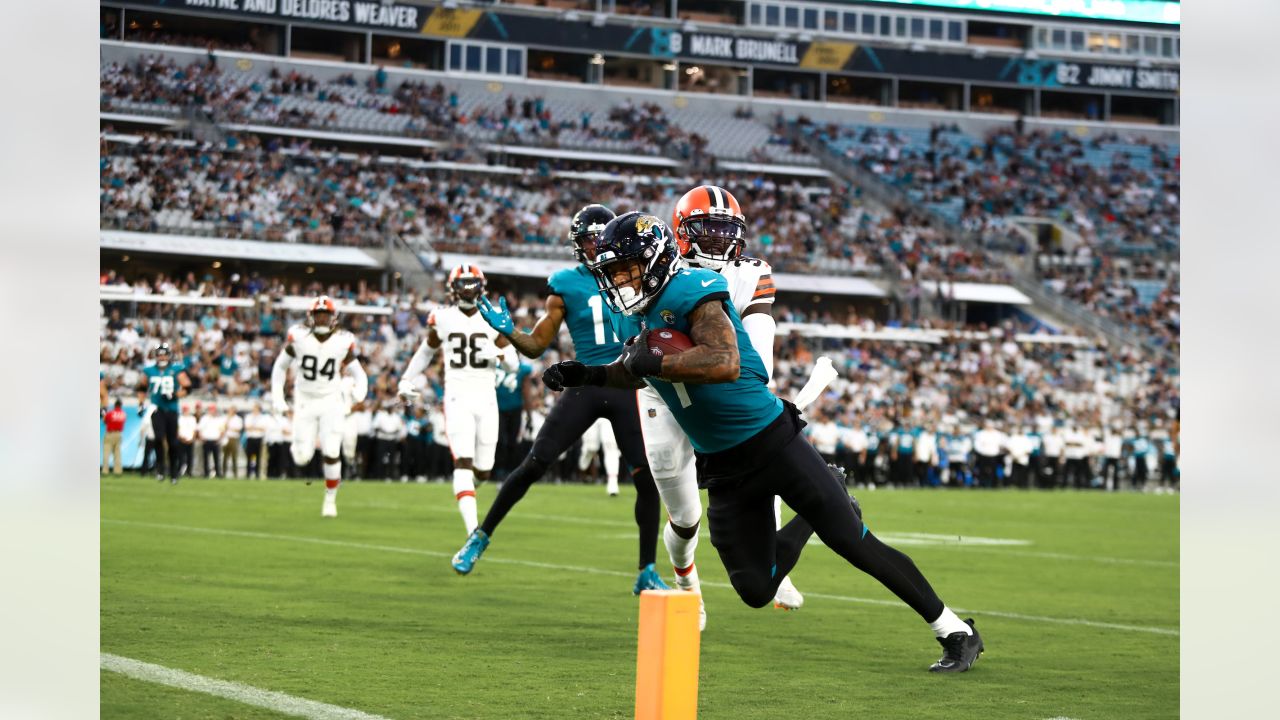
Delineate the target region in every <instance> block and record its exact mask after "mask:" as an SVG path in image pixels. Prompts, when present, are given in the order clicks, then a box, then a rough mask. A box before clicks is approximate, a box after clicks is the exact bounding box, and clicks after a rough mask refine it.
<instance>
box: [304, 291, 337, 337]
mask: <svg viewBox="0 0 1280 720" xmlns="http://www.w3.org/2000/svg"><path fill="white" fill-rule="evenodd" d="M317 313H328V314H329V319H328V320H325V319H323V318H317V317H316V314H317ZM307 327H309V328H311V332H314V333H317V334H319V335H328V334H329V333H331V332H333V331H334V330H337V329H338V306H337V305H335V304H334V302H333V300H330V299H329V296H328V295H321V296H320V297H318V298H316V299H315V300H312V301H311V307H310V308H309V309H308V310H307Z"/></svg>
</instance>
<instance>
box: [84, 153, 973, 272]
mask: <svg viewBox="0 0 1280 720" xmlns="http://www.w3.org/2000/svg"><path fill="white" fill-rule="evenodd" d="M103 153H104V154H103V156H102V158H101V173H100V187H99V190H100V213H101V216H102V223H103V226H104V227H109V228H118V229H128V230H140V231H146V232H172V231H182V232H190V231H192V229H198V230H199V231H200V232H203V233H204V234H209V235H223V236H231V237H246V238H254V239H262V240H274V241H286V242H307V243H315V244H325V245H328V244H342V245H381V244H383V243H384V242H385V238H386V237H387V236H388V235H396V236H399V237H403V238H406V239H408V240H410V241H411V242H414V243H418V244H420V245H421V246H423V247H426V246H430V247H432V248H434V249H436V250H439V251H455V252H467V253H475V254H482V255H512V254H515V255H521V254H525V252H526V249H527V247H528V246H529V245H541V246H563V245H564V242H565V241H564V238H565V237H566V236H567V232H568V221H569V218H570V217H571V216H572V214H573V213H574V212H576V211H577V209H578V208H580V207H582V206H583V205H585V204H588V203H592V202H600V203H604V204H606V205H608V206H609V207H611V208H613V209H614V210H615V211H616V212H624V211H627V210H632V209H640V210H646V211H650V212H654V213H656V214H658V215H659V216H661V217H664V218H666V217H669V212H670V208H671V207H672V206H674V204H675V202H676V200H677V199H678V198H679V196H680V194H682V193H683V192H684V190H685V187H684V186H683V185H677V184H675V182H674V181H663V179H661V178H657V177H656V176H631V177H628V178H626V180H624V181H621V182H608V181H586V180H575V181H574V182H572V183H566V182H563V181H561V180H559V179H558V178H557V177H555V175H554V174H551V173H547V174H543V173H539V172H537V171H533V170H530V171H529V172H527V173H525V174H524V175H521V176H509V175H499V174H485V173H461V172H443V171H439V172H437V171H432V170H429V169H427V168H425V167H423V163H420V162H419V163H415V162H406V161H405V160H404V159H403V158H388V157H378V156H374V155H372V154H367V153H362V154H356V155H346V154H340V153H338V152H336V151H333V150H317V149H315V148H313V147H312V146H311V144H310V143H309V142H307V141H292V142H290V143H287V144H286V143H285V142H283V141H281V140H279V139H274V138H271V139H262V138H260V137H258V136H254V135H248V136H245V137H243V139H241V138H239V137H238V136H232V137H231V138H230V139H229V142H228V143H227V144H226V145H212V144H194V143H187V144H177V143H173V142H171V141H170V140H169V139H166V138H163V137H159V136H146V137H144V138H142V140H141V141H139V142H138V143H136V144H134V145H126V144H116V143H110V142H105V141H104V143H103ZM706 180H707V181H712V182H718V183H720V184H722V185H724V186H725V187H727V188H729V189H730V191H731V192H733V193H734V194H735V196H736V197H737V198H738V200H739V202H740V203H742V205H743V207H744V208H745V209H746V210H747V212H748V221H749V223H750V230H751V235H750V239H749V242H750V243H751V246H752V248H753V249H752V252H756V253H758V254H760V255H762V256H764V257H765V258H766V259H768V260H769V261H770V262H771V263H773V265H774V266H775V268H776V269H778V270H779V271H794V272H825V273H827V274H831V273H841V274H851V273H852V274H863V275H873V274H878V273H879V272H880V270H881V265H882V263H883V262H885V261H886V260H890V259H892V260H893V262H895V263H900V264H901V266H902V267H903V268H904V272H907V273H908V274H912V273H916V272H918V271H921V270H923V271H925V272H926V274H929V273H933V274H935V275H937V274H946V273H950V274H952V275H955V276H957V277H959V276H963V277H966V278H977V277H979V276H981V273H980V272H979V271H978V270H977V267H976V265H975V264H974V263H973V262H972V260H971V258H969V256H968V255H966V254H965V252H964V251H962V250H958V248H955V247H953V246H949V245H944V244H940V243H936V239H937V238H940V237H941V235H940V234H939V233H938V232H937V231H935V230H932V229H930V228H928V227H926V226H924V225H914V224H913V222H914V220H913V219H912V217H910V216H908V215H906V214H902V213H898V214H893V213H886V212H882V211H875V210H873V209H872V208H871V207H869V206H866V205H864V204H863V203H862V202H861V201H860V200H859V199H858V198H857V196H856V193H855V192H853V191H852V190H850V189H849V188H846V187H844V186H842V185H838V184H837V185H826V184H823V185H816V186H814V185H803V184H801V183H799V182H779V181H777V180H775V179H773V178H771V177H769V176H766V175H754V176H753V175H745V174H724V175H722V176H720V177H716V178H708V179H706ZM931 243H936V244H931ZM828 258H831V259H835V260H838V261H839V262H840V265H833V266H827V265H825V264H823V263H822V261H823V260H824V259H828Z"/></svg>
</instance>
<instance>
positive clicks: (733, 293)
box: [720, 257, 775, 315]
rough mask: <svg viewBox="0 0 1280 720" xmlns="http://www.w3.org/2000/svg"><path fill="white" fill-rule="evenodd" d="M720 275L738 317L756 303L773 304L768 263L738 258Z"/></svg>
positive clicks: (771, 273) (771, 277) (772, 288)
mask: <svg viewBox="0 0 1280 720" xmlns="http://www.w3.org/2000/svg"><path fill="white" fill-rule="evenodd" d="M720 274H721V275H722V276H724V279H725V280H726V281H728V283H729V300H730V301H731V302H732V303H733V308H734V309H735V310H737V311H738V315H742V313H743V311H744V310H746V309H747V308H748V307H750V306H752V305H755V304H757V303H769V304H772V303H773V299H774V294H775V290H774V287H773V268H772V267H769V263H767V262H765V261H763V260H761V259H759V258H753V257H740V258H738V259H737V260H734V261H733V262H730V263H727V264H726V265H725V266H724V268H723V269H722V270H721V271H720Z"/></svg>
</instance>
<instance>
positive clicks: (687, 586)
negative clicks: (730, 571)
mask: <svg viewBox="0 0 1280 720" xmlns="http://www.w3.org/2000/svg"><path fill="white" fill-rule="evenodd" d="M701 585H702V584H701V583H699V582H698V580H697V575H696V574H693V573H691V574H689V575H685V576H683V577H681V576H680V575H676V587H678V588H680V589H681V590H684V591H685V592H692V593H698V632H702V631H703V630H706V629H707V605H706V603H704V602H703V601H702V587H701Z"/></svg>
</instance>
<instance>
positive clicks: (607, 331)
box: [587, 295, 617, 345]
mask: <svg viewBox="0 0 1280 720" xmlns="http://www.w3.org/2000/svg"><path fill="white" fill-rule="evenodd" d="M587 307H589V308H591V324H592V325H594V326H595V329H596V344H597V345H604V344H605V343H606V342H617V336H615V335H614V334H613V327H612V326H610V325H605V324H604V300H602V299H601V298H600V296H599V295H592V296H591V299H589V300H587ZM606 335H607V336H608V338H609V339H608V340H606V339H605V336H606Z"/></svg>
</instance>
